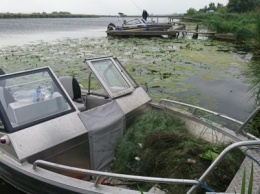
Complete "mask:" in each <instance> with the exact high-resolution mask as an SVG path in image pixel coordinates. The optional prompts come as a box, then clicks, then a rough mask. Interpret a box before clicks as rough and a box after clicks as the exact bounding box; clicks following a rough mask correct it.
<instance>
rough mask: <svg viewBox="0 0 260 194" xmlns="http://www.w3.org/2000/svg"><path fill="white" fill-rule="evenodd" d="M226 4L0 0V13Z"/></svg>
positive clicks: (168, 10)
mask: <svg viewBox="0 0 260 194" xmlns="http://www.w3.org/2000/svg"><path fill="white" fill-rule="evenodd" d="M211 2H214V3H216V4H217V3H221V4H223V5H226V4H227V3H228V0H0V13H6V12H10V13H33V12H40V13H41V12H46V13H51V12H53V11H68V12H70V13H73V14H77V13H79V14H105V15H117V13H118V12H123V13H124V14H126V15H138V14H140V13H141V11H142V10H143V9H146V10H147V11H148V13H153V14H173V13H186V11H187V10H188V9H189V8H195V9H196V10H199V9H200V8H204V7H205V5H209V3H211Z"/></svg>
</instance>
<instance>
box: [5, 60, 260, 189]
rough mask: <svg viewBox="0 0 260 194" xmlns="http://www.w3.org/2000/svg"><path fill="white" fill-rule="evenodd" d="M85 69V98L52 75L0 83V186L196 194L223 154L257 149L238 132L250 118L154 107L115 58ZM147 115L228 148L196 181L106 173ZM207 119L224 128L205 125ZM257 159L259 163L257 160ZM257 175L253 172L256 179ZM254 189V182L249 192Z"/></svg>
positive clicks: (40, 71) (168, 103) (28, 74)
mask: <svg viewBox="0 0 260 194" xmlns="http://www.w3.org/2000/svg"><path fill="white" fill-rule="evenodd" d="M86 66H87V67H88V68H89V71H86V73H89V76H86V77H88V78H89V79H88V89H87V90H82V88H80V87H79V83H78V82H77V80H76V79H75V78H73V77H70V76H62V77H59V78H58V77H57V76H56V75H55V73H54V72H53V71H52V70H51V68H49V67H42V68H37V69H32V70H26V71H21V72H16V73H11V74H6V75H1V76H0V83H1V85H0V120H1V122H0V174H1V178H2V179H4V180H5V181H7V182H9V183H11V184H12V185H14V186H15V187H17V188H19V189H21V190H23V191H24V192H26V193H87V194H101V193H105V194H109V193H110V194H111V193H113V194H119V193H120V194H121V193H124V194H140V191H138V190H132V189H129V188H121V187H117V186H113V185H112V184H111V185H107V184H102V182H101V181H100V178H102V177H109V178H114V179H126V180H132V181H135V182H152V183H163V184H182V185H188V186H191V188H190V190H189V192H188V193H193V191H194V190H196V188H197V187H198V186H199V185H200V184H201V182H202V181H203V180H204V179H205V178H206V177H207V176H208V175H209V174H210V172H212V170H214V169H215V168H216V167H217V165H218V163H220V162H221V160H222V159H223V157H224V156H225V154H226V153H228V152H229V151H231V150H232V149H234V148H236V147H239V146H250V145H259V144H260V140H258V139H257V138H254V137H253V136H250V135H249V134H245V133H244V132H243V130H242V129H244V127H245V125H246V124H248V121H249V120H250V119H252V118H251V117H250V118H249V120H248V121H246V122H245V123H243V122H240V121H237V120H235V119H232V118H230V117H227V116H225V115H222V114H219V113H215V112H213V111H209V110H207V109H203V108H200V107H197V106H193V105H189V104H185V103H181V102H176V101H172V100H167V99H164V100H161V101H160V103H155V102H152V101H151V98H150V97H149V95H148V94H147V93H146V92H145V91H144V89H143V88H142V87H140V86H139V85H138V84H137V83H136V82H135V80H134V79H133V78H132V77H131V76H130V75H129V74H128V72H127V71H126V69H125V68H124V66H123V65H122V64H121V63H120V61H119V60H118V59H117V58H115V57H111V56H109V57H100V58H93V59H87V60H86ZM95 84H97V85H95ZM93 85H94V86H93ZM175 105H177V106H175ZM180 106H181V107H184V108H181V107H180ZM151 110H156V111H159V112H168V113H170V115H172V117H174V118H177V119H179V120H180V121H181V122H183V124H184V125H185V127H186V128H187V130H188V131H189V132H190V133H191V134H193V135H194V136H198V134H202V131H203V130H205V128H207V130H211V131H212V134H214V136H215V137H213V136H208V135H206V134H205V136H204V133H203V134H202V136H201V138H203V139H206V140H207V141H213V140H214V138H216V137H218V139H219V140H220V141H222V142H221V143H227V142H228V144H227V148H226V149H225V150H224V151H223V152H221V154H220V155H219V156H218V157H217V158H216V160H214V162H213V163H212V164H211V165H210V167H209V168H208V169H206V170H205V173H204V174H203V175H202V176H201V177H200V178H198V179H194V180H191V179H175V178H162V177H161V178H159V177H146V176H135V175H126V174H117V173H112V172H109V171H108V170H109V169H108V166H109V164H110V163H111V162H113V159H114V154H115V147H116V145H117V143H118V141H119V140H120V139H121V138H122V137H123V136H124V134H125V132H126V131H127V128H128V126H130V125H131V124H132V123H133V121H134V120H135V118H137V117H139V116H140V114H142V113H144V112H149V111H151ZM189 110H190V111H189ZM258 110H259V108H258V109H257V111H256V112H258ZM198 112H203V114H198ZM254 114H255V113H254ZM254 114H253V115H252V116H254ZM207 115H211V117H213V116H214V117H217V118H218V119H222V120H221V122H219V123H216V122H215V121H212V120H210V121H209V120H208V119H207V118H209V117H207ZM224 121H227V122H231V123H233V124H236V125H238V126H239V128H238V129H237V130H236V131H234V130H232V129H231V128H227V127H226V126H225V124H224ZM140 133H141V132H140ZM230 143H231V145H229V144H230ZM228 145H229V146H228ZM255 155H256V156H258V157H259V153H256V154H255ZM246 159H248V160H250V161H251V159H250V158H246ZM161 167H162V168H163V167H165V166H161ZM166 168H173V166H171V167H166ZM259 168H260V167H259V166H258V165H254V170H255V171H258V170H259ZM242 169H244V168H242ZM242 174H243V173H242ZM235 183H236V184H237V182H235ZM236 184H235V186H238V185H236ZM259 186H260V184H259V179H258V177H257V176H255V177H254V184H253V187H254V188H253V189H255V190H257V189H259ZM230 189H231V191H232V192H233V191H234V190H232V189H233V188H230ZM237 192H238V190H237ZM148 193H157V192H156V191H148Z"/></svg>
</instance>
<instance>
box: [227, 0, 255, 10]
mask: <svg viewBox="0 0 260 194" xmlns="http://www.w3.org/2000/svg"><path fill="white" fill-rule="evenodd" d="M259 5H260V1H259V0H229V2H228V4H227V10H228V12H237V13H243V12H250V11H254V10H255V9H256V8H257V7H259Z"/></svg>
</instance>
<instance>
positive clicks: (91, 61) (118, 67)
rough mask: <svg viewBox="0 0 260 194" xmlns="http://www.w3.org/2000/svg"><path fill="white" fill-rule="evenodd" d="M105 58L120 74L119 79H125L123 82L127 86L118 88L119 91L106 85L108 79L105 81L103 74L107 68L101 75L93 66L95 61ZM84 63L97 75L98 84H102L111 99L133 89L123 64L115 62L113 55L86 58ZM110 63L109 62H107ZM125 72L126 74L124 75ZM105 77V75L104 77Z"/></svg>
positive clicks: (128, 92)
mask: <svg viewBox="0 0 260 194" xmlns="http://www.w3.org/2000/svg"><path fill="white" fill-rule="evenodd" d="M105 60H110V61H111V62H112V63H111V66H110V67H109V68H111V67H113V68H114V69H115V70H116V71H117V72H116V73H118V75H120V76H121V77H120V79H121V78H122V80H124V81H125V84H127V85H128V86H129V87H127V88H125V89H122V90H119V91H112V90H111V88H112V87H111V86H109V85H108V81H106V80H105V79H104V78H103V77H104V75H105V74H106V73H107V71H108V69H107V68H106V69H105V70H104V72H103V76H102V75H101V74H100V73H99V72H98V71H97V69H96V68H95V64H94V63H95V62H102V61H105ZM86 63H87V65H88V66H89V68H90V70H91V71H92V72H93V73H94V75H95V76H96V77H97V79H98V81H99V82H100V84H101V85H102V87H103V88H104V89H105V90H106V92H107V93H108V95H109V96H110V98H111V99H114V98H117V97H120V96H124V95H126V94H130V93H132V92H133V91H134V86H133V84H132V83H131V81H130V80H129V78H128V77H130V76H129V75H128V74H127V73H126V71H125V69H123V66H121V64H120V63H119V62H117V61H116V60H115V58H113V57H111V56H110V57H100V58H94V59H86ZM109 65H110V64H109ZM126 74H127V75H126ZM106 78H107V77H106Z"/></svg>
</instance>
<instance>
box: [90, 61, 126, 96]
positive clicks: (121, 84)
mask: <svg viewBox="0 0 260 194" xmlns="http://www.w3.org/2000/svg"><path fill="white" fill-rule="evenodd" d="M92 64H93V67H94V68H95V70H96V72H97V73H98V74H99V75H100V77H101V78H102V80H103V81H104V82H105V84H106V85H107V86H108V87H109V89H110V91H111V92H118V91H121V90H126V89H127V88H130V85H129V84H128V83H127V82H126V80H125V79H124V78H123V76H122V75H121V74H120V72H119V71H118V69H117V68H116V67H115V66H114V64H113V62H112V61H111V60H110V59H104V60H100V61H93V62H92Z"/></svg>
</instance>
